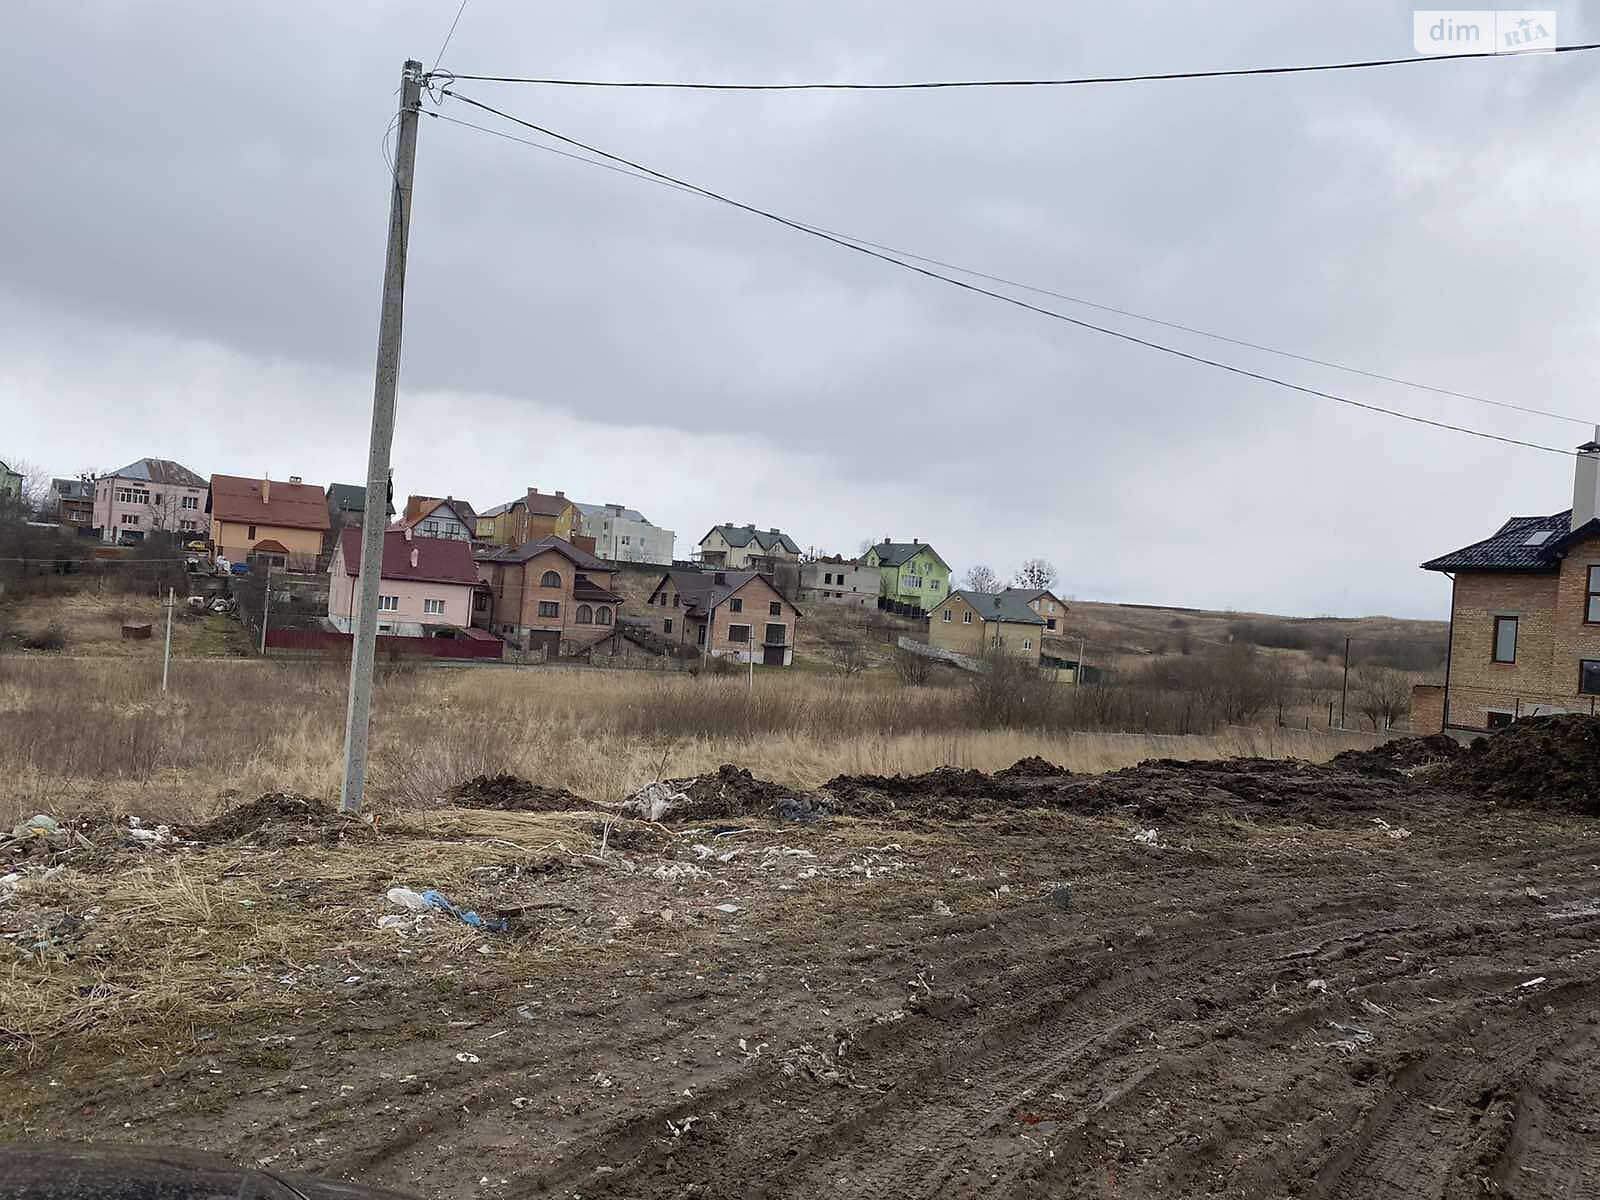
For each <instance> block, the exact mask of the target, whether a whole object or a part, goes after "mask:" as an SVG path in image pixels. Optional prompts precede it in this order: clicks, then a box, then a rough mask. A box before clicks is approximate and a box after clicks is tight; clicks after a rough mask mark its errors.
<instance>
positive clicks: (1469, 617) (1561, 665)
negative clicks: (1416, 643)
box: [1447, 538, 1600, 729]
mask: <svg viewBox="0 0 1600 1200" xmlns="http://www.w3.org/2000/svg"><path fill="white" fill-rule="evenodd" d="M1591 565H1600V538H1591V539H1588V540H1586V541H1584V542H1581V543H1579V544H1577V545H1576V546H1574V547H1572V549H1571V550H1570V551H1569V552H1568V554H1567V557H1566V558H1565V559H1564V560H1563V561H1562V564H1561V570H1560V571H1559V572H1551V573H1547V574H1533V573H1514V572H1500V571H1480V572H1472V571H1463V572H1461V573H1460V574H1459V575H1457V576H1456V583H1455V589H1454V593H1453V596H1452V602H1451V614H1450V621H1451V645H1450V694H1449V712H1448V714H1447V717H1448V721H1449V723H1450V724H1451V725H1461V726H1466V727H1468V728H1472V729H1483V728H1486V727H1487V725H1488V723H1489V714H1490V713H1491V712H1495V711H1498V712H1508V713H1517V712H1522V713H1526V712H1527V711H1528V710H1529V709H1530V708H1531V707H1532V706H1534V705H1539V704H1544V705H1554V706H1557V707H1560V708H1564V709H1569V710H1573V711H1578V710H1581V711H1584V712H1587V711H1588V710H1589V706H1590V703H1591V700H1592V699H1593V698H1592V697H1589V696H1584V695H1579V693H1578V663H1579V661H1580V660H1581V659H1586V658H1593V659H1600V625H1589V624H1586V623H1585V622H1584V607H1585V598H1586V588H1587V579H1588V568H1589V566H1591ZM1496 616H1514V617H1516V618H1517V657H1516V662H1514V663H1497V662H1495V661H1493V655H1494V618H1495V617H1496Z"/></svg>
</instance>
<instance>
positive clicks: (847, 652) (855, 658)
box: [827, 634, 868, 679]
mask: <svg viewBox="0 0 1600 1200" xmlns="http://www.w3.org/2000/svg"><path fill="white" fill-rule="evenodd" d="M827 647H828V657H829V658H830V659H832V660H833V665H834V666H836V667H838V668H839V674H841V675H843V676H844V677H845V678H846V679H849V678H851V677H853V676H856V675H859V674H861V672H863V671H865V670H866V669H867V666H868V659H867V651H866V648H865V647H864V646H862V644H861V643H860V641H858V640H856V639H855V638H852V637H849V636H847V635H843V634H841V635H839V636H837V637H833V638H830V639H828V642H827Z"/></svg>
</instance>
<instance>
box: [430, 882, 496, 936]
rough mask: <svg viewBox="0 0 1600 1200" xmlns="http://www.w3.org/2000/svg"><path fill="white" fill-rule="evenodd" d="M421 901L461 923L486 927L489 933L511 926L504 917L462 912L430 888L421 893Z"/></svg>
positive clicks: (477, 927) (475, 926) (476, 927)
mask: <svg viewBox="0 0 1600 1200" xmlns="http://www.w3.org/2000/svg"><path fill="white" fill-rule="evenodd" d="M422 901H423V903H424V904H426V905H427V906H428V907H429V908H437V909H440V910H442V911H444V912H447V913H449V914H450V915H451V916H453V917H455V918H456V919H457V920H459V921H461V922H462V923H463V924H467V925H471V926H472V927H473V928H474V929H487V930H488V931H489V932H490V933H504V932H505V931H506V930H507V929H509V928H510V927H511V923H510V922H509V921H507V920H506V919H505V918H504V917H480V916H479V915H478V914H477V913H475V912H464V911H462V910H461V909H459V908H457V907H456V906H455V905H454V904H452V903H450V901H449V900H447V899H446V898H445V897H444V896H441V895H440V894H439V893H438V892H437V891H435V890H433V889H432V888H429V889H428V890H427V891H425V892H423V893H422Z"/></svg>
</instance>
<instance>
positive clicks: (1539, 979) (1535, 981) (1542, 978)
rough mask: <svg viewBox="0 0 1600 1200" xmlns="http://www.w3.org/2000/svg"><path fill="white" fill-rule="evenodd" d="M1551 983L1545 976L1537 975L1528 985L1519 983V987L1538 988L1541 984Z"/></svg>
mask: <svg viewBox="0 0 1600 1200" xmlns="http://www.w3.org/2000/svg"><path fill="white" fill-rule="evenodd" d="M1549 982H1550V981H1549V979H1547V978H1546V977H1545V976H1543V975H1535V976H1534V977H1533V978H1532V979H1530V980H1528V981H1527V982H1526V983H1519V984H1518V985H1517V986H1518V987H1538V986H1539V985H1540V984H1541V983H1549Z"/></svg>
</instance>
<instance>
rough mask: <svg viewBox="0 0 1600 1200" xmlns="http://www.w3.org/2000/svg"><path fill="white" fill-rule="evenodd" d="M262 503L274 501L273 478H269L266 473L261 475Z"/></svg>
mask: <svg viewBox="0 0 1600 1200" xmlns="http://www.w3.org/2000/svg"><path fill="white" fill-rule="evenodd" d="M261 503H263V504H271V503H272V480H270V479H268V478H267V477H266V476H265V475H263V476H262V477H261Z"/></svg>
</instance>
